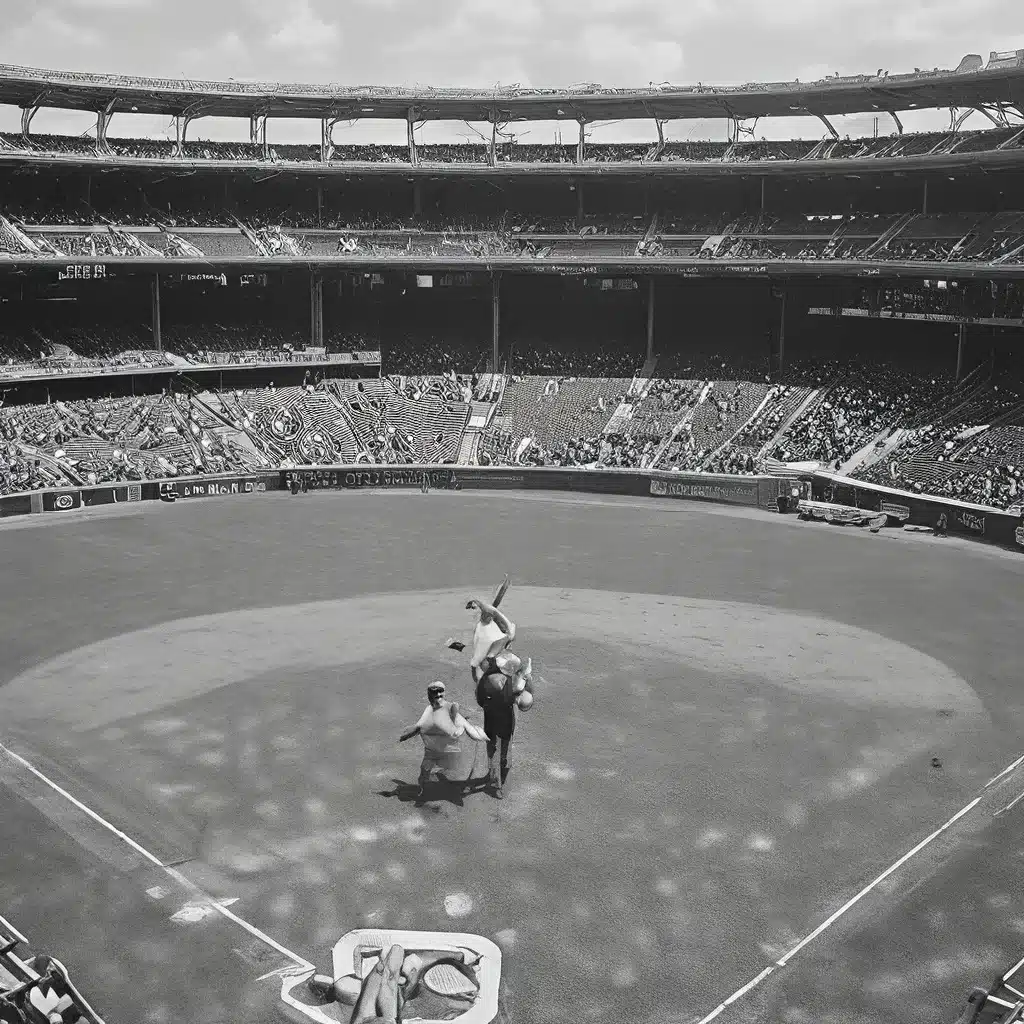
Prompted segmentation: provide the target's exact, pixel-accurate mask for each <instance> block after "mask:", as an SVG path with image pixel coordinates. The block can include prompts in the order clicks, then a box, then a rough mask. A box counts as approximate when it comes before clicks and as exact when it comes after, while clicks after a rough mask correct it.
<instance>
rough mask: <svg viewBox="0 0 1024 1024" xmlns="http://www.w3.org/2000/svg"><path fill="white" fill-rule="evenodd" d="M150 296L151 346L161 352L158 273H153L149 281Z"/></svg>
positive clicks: (162, 348) (162, 345) (162, 346)
mask: <svg viewBox="0 0 1024 1024" xmlns="http://www.w3.org/2000/svg"><path fill="white" fill-rule="evenodd" d="M149 296H150V309H151V311H152V312H151V317H150V327H151V330H152V332H153V348H155V349H156V350H157V352H163V350H164V342H163V338H162V337H161V335H160V275H159V274H154V275H153V277H152V279H151V280H150V282H149Z"/></svg>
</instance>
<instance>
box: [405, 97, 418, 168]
mask: <svg viewBox="0 0 1024 1024" xmlns="http://www.w3.org/2000/svg"><path fill="white" fill-rule="evenodd" d="M405 128H406V137H407V139H408V142H409V163H411V164H412V165H413V167H415V166H416V165H417V164H418V163H419V162H420V160H419V154H418V153H417V152H416V132H415V128H416V111H415V110H413V109H412V108H411V107H410V108H409V110H408V112H407V113H406V115H405Z"/></svg>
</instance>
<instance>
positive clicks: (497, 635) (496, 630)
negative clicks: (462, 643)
mask: <svg viewBox="0 0 1024 1024" xmlns="http://www.w3.org/2000/svg"><path fill="white" fill-rule="evenodd" d="M504 638H505V633H504V632H503V631H502V629H501V627H500V626H499V625H498V624H497V623H496V622H495V621H494V620H493V619H491V621H490V622H479V621H478V622H477V624H476V627H475V628H474V630H473V657H474V659H477V658H482V657H483V656H484V655H485V654H486V653H487V652H488V651H489V650H490V649H491V645H492V644H494V643H495V641H497V640H502V639H504Z"/></svg>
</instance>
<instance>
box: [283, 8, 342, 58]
mask: <svg viewBox="0 0 1024 1024" xmlns="http://www.w3.org/2000/svg"><path fill="white" fill-rule="evenodd" d="M273 20H274V23H275V24H276V26H277V27H276V29H275V30H274V31H273V32H271V35H270V38H269V40H268V41H269V43H270V45H271V46H273V47H275V48H277V49H285V50H298V51H301V52H307V53H308V52H310V51H313V52H317V53H319V52H321V51H323V50H324V49H325V48H326V47H329V46H335V45H337V44H338V43H339V41H340V33H339V32H338V26H337V25H336V24H334V23H333V22H329V21H324V19H323V18H321V17H320V15H319V14H318V13H317V12H316V11H315V10H314V9H313V7H312V6H311V5H310V2H309V0H292V2H291V3H288V4H283V5H280V6H278V7H277V11H276V13H275V15H274V19H273Z"/></svg>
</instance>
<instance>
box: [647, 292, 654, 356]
mask: <svg viewBox="0 0 1024 1024" xmlns="http://www.w3.org/2000/svg"><path fill="white" fill-rule="evenodd" d="M647 358H648V359H653V358H654V278H653V277H652V278H649V279H648V281H647Z"/></svg>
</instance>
